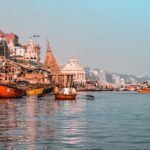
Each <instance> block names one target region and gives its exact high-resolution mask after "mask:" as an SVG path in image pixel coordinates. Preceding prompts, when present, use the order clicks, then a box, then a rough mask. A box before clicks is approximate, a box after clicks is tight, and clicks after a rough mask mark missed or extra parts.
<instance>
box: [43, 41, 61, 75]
mask: <svg viewBox="0 0 150 150" xmlns="http://www.w3.org/2000/svg"><path fill="white" fill-rule="evenodd" d="M47 46H48V47H47V52H46V56H45V61H44V68H46V69H49V70H50V71H51V74H54V75H58V74H60V68H59V65H58V63H57V61H56V59H55V57H54V55H53V53H52V50H51V48H50V45H49V42H48V45H47Z"/></svg>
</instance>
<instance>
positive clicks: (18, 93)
mask: <svg viewBox="0 0 150 150" xmlns="http://www.w3.org/2000/svg"><path fill="white" fill-rule="evenodd" d="M22 96H23V90H21V89H19V88H17V87H16V86H11V85H6V84H0V98H20V97H22Z"/></svg>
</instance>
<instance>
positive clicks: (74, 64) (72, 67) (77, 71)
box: [61, 57, 86, 84]
mask: <svg viewBox="0 0 150 150" xmlns="http://www.w3.org/2000/svg"><path fill="white" fill-rule="evenodd" d="M61 72H62V73H63V74H74V76H73V81H74V82H75V83H78V84H85V82H86V80H85V71H84V69H83V68H82V67H81V66H80V65H79V63H78V60H77V59H76V58H75V57H73V58H70V59H69V60H68V62H67V63H66V64H65V66H64V67H63V68H62V69H61Z"/></svg>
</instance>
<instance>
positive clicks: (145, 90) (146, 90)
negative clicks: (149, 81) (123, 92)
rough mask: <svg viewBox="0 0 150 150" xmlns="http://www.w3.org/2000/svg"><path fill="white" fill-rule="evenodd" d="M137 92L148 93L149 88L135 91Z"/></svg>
mask: <svg viewBox="0 0 150 150" xmlns="http://www.w3.org/2000/svg"><path fill="white" fill-rule="evenodd" d="M137 92H139V93H150V88H145V89H141V90H137Z"/></svg>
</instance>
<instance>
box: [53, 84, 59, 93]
mask: <svg viewBox="0 0 150 150" xmlns="http://www.w3.org/2000/svg"><path fill="white" fill-rule="evenodd" d="M54 93H55V94H57V93H59V87H58V86H55V87H54Z"/></svg>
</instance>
